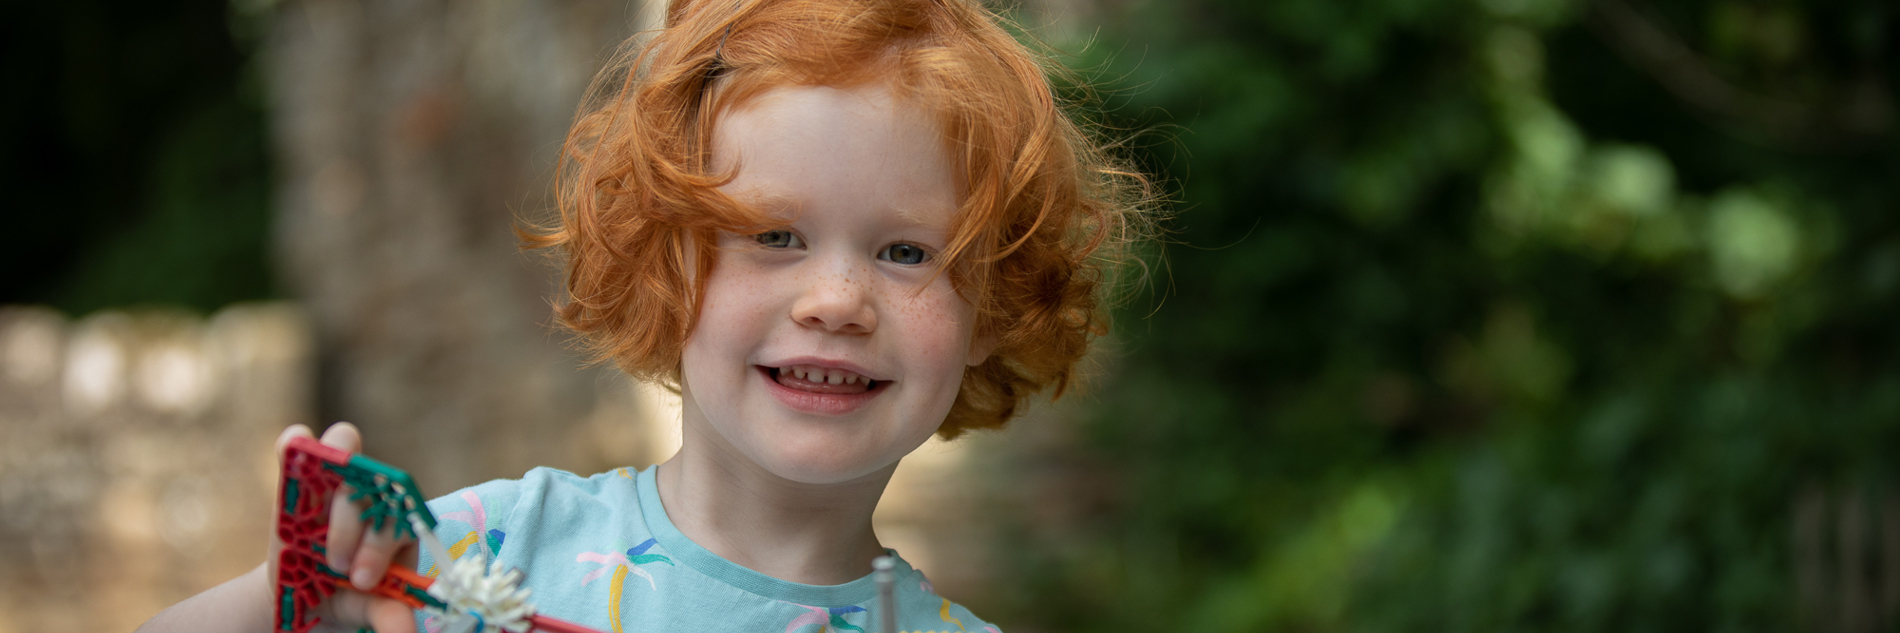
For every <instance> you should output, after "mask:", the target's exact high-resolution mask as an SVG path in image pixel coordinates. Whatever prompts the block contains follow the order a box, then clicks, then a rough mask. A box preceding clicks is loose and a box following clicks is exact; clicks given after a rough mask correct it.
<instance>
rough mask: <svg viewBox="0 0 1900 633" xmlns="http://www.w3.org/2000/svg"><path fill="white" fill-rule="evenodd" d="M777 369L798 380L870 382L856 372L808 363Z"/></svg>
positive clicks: (839, 383)
mask: <svg viewBox="0 0 1900 633" xmlns="http://www.w3.org/2000/svg"><path fill="white" fill-rule="evenodd" d="M779 371H782V372H784V373H787V374H791V375H792V377H793V378H798V379H800V380H809V381H811V382H822V383H829V384H833V385H855V384H858V383H860V382H862V383H865V384H870V382H871V379H870V378H866V377H864V376H861V375H859V374H857V373H856V372H850V371H845V370H842V369H825V368H823V367H813V366H810V365H793V366H791V367H785V368H782V369H780V370H779Z"/></svg>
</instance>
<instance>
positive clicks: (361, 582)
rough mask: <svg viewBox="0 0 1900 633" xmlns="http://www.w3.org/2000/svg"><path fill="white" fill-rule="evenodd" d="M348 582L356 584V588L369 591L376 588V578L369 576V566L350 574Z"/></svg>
mask: <svg viewBox="0 0 1900 633" xmlns="http://www.w3.org/2000/svg"><path fill="white" fill-rule="evenodd" d="M350 584H352V585H356V588H357V589H361V590H363V591H369V590H371V589H375V588H376V579H375V578H371V577H370V576H369V568H368V567H365V568H362V569H358V570H356V573H353V574H350Z"/></svg>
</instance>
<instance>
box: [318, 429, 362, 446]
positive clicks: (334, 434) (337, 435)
mask: <svg viewBox="0 0 1900 633" xmlns="http://www.w3.org/2000/svg"><path fill="white" fill-rule="evenodd" d="M323 444H324V445H325V446H329V447H332V448H340V449H343V451H344V452H346V453H354V452H357V451H360V450H363V433H362V432H361V431H358V430H356V425H354V424H350V423H348V422H338V423H336V424H332V425H330V428H328V429H324V431H323Z"/></svg>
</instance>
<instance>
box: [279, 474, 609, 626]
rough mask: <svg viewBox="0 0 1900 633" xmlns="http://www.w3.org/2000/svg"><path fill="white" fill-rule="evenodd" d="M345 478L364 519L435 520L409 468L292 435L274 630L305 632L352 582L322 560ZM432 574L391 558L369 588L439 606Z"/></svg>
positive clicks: (534, 622)
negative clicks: (365, 505) (364, 501)
mask: <svg viewBox="0 0 1900 633" xmlns="http://www.w3.org/2000/svg"><path fill="white" fill-rule="evenodd" d="M346 481H347V482H349V483H350V485H351V486H352V487H353V488H354V489H355V495H354V496H353V497H352V498H365V497H367V498H368V499H369V506H370V507H369V509H367V510H364V512H363V516H364V519H365V520H366V521H371V520H374V521H375V522H376V523H377V524H378V525H379V526H380V525H381V523H382V522H384V521H393V522H394V526H393V527H394V529H395V530H396V532H397V533H398V534H402V533H404V532H409V531H411V528H410V524H409V523H408V518H409V516H410V515H413V516H415V517H417V518H418V519H420V520H421V521H422V523H423V524H424V527H426V528H433V527H434V526H435V517H434V516H431V515H430V514H429V509H428V508H427V507H426V506H424V505H423V498H422V495H421V492H420V491H419V490H417V488H416V485H415V482H414V481H413V480H411V479H410V478H409V475H408V473H404V472H402V471H401V470H398V469H396V468H393V467H391V466H388V465H387V464H383V463H382V462H378V461H376V460H373V459H370V458H368V457H364V456H362V455H351V454H349V453H346V452H344V451H341V450H338V449H335V448H331V447H329V446H325V445H323V444H322V443H320V442H318V441H316V440H314V439H310V438H304V437H300V438H296V439H293V440H291V441H290V443H289V445H288V446H286V447H285V448H284V469H283V473H282V480H281V481H280V482H279V484H278V489H277V495H278V496H277V526H276V527H277V539H278V540H279V541H280V542H282V543H283V549H281V550H279V551H278V554H277V599H278V603H277V629H278V630H279V631H284V632H286V633H309V631H310V629H311V628H312V627H315V626H316V625H317V623H318V621H319V619H318V618H317V616H316V613H315V611H314V609H315V608H316V606H317V605H318V604H321V603H322V602H323V601H324V600H325V599H328V598H329V597H330V596H331V595H332V594H334V593H336V591H337V589H338V588H340V587H348V586H349V584H350V580H349V578H348V577H347V576H344V575H343V574H339V573H337V572H336V571H335V570H332V569H330V567H329V566H328V565H326V564H325V563H324V546H325V543H326V540H327V539H328V538H329V528H330V526H329V524H330V499H331V498H332V497H333V495H334V494H335V493H336V490H337V487H338V486H341V485H343V484H344V483H345V482H346ZM446 563H447V561H442V562H441V564H446ZM434 582H435V579H433V578H427V577H423V576H421V575H418V574H416V573H415V572H414V571H411V570H408V569H404V568H402V567H401V566H392V567H390V568H389V571H388V572H387V573H385V574H384V575H383V579H382V581H380V582H378V583H377V585H376V588H375V589H374V590H373V591H371V593H374V594H377V595H381V596H385V597H389V598H394V599H396V600H399V601H401V602H403V603H404V604H408V605H409V606H410V607H412V608H416V609H422V608H433V609H437V610H443V609H445V607H446V606H447V605H444V604H443V603H442V601H441V600H439V599H437V598H436V597H435V596H432V595H429V593H428V589H429V586H430V585H431V584H434ZM528 622H529V624H530V626H531V627H532V628H534V629H536V630H541V631H547V632H549V633H600V631H597V630H595V629H591V628H588V627H585V626H581V625H578V624H574V623H572V622H567V621H563V620H558V619H555V618H550V617H546V616H541V615H534V616H529V618H528Z"/></svg>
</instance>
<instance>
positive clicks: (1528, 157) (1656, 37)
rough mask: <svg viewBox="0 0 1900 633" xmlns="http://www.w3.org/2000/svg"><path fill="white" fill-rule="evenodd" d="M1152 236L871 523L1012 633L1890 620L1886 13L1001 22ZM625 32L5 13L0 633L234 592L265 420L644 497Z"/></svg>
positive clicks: (1156, 11) (1897, 318) (1893, 540)
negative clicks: (618, 314)
mask: <svg viewBox="0 0 1900 633" xmlns="http://www.w3.org/2000/svg"><path fill="white" fill-rule="evenodd" d="M999 6H1000V8H1002V9H1005V10H1007V11H1009V12H1010V13H1012V14H1013V15H1014V16H1015V17H1016V18H1017V19H1018V20H1020V21H1021V22H1022V23H1023V24H1024V25H1026V26H1027V27H1028V29H1029V31H1031V32H1033V33H1034V34H1035V35H1036V36H1037V37H1039V38H1040V39H1041V40H1042V41H1043V42H1045V43H1047V44H1048V45H1049V46H1051V47H1053V48H1054V49H1056V50H1058V51H1061V56H1062V61H1064V62H1065V63H1066V64H1068V65H1070V66H1072V67H1074V68H1076V69H1078V71H1079V75H1080V77H1081V80H1080V81H1079V82H1067V83H1065V84H1064V86H1063V88H1064V90H1065V91H1067V92H1068V93H1069V94H1071V95H1072V96H1074V97H1075V98H1077V99H1078V100H1080V101H1083V102H1085V104H1086V105H1085V106H1084V107H1083V108H1081V110H1079V111H1080V112H1081V113H1082V114H1083V115H1084V116H1086V117H1087V118H1088V119H1089V120H1091V121H1093V122H1094V123H1095V125H1096V126H1097V128H1098V129H1099V130H1100V131H1102V132H1103V133H1104V134H1107V135H1109V136H1111V137H1114V138H1123V139H1131V140H1129V141H1128V142H1127V143H1126V144H1125V146H1124V149H1125V152H1126V155H1127V156H1128V157H1129V158H1130V159H1131V160H1134V161H1136V162H1137V163H1138V164H1140V165H1142V166H1144V167H1145V168H1147V169H1148V170H1150V171H1152V172H1153V173H1155V174H1157V176H1158V177H1159V182H1161V183H1162V185H1163V186H1164V187H1165V188H1166V190H1167V191H1169V192H1171V194H1172V196H1173V198H1174V200H1175V203H1174V205H1173V209H1174V211H1175V216H1174V217H1173V219H1172V220H1171V221H1169V222H1168V223H1167V224H1166V227H1167V228H1168V230H1169V233H1168V234H1167V236H1166V239H1165V240H1163V242H1162V243H1159V244H1156V245H1154V246H1153V247H1152V248H1150V249H1149V250H1148V251H1147V257H1148V259H1149V260H1150V261H1151V262H1152V266H1151V268H1150V274H1149V275H1148V276H1147V278H1146V279H1145V280H1140V281H1139V282H1138V283H1136V285H1135V287H1136V291H1135V292H1134V293H1133V294H1132V296H1131V297H1130V298H1129V299H1128V300H1127V301H1126V302H1125V303H1124V304H1123V305H1122V306H1121V307H1120V308H1119V309H1118V312H1117V316H1116V329H1115V332H1114V334H1113V335H1112V336H1111V337H1110V338H1108V339H1106V340H1104V341H1103V343H1102V345H1100V346H1099V348H1100V353H1098V354H1097V356H1096V358H1095V359H1094V362H1093V363H1092V365H1091V367H1092V374H1093V376H1092V380H1091V382H1090V384H1089V386H1088V387H1087V388H1086V389H1085V390H1084V391H1083V392H1082V393H1080V394H1079V395H1075V396H1072V397H1066V398H1064V399H1062V400H1061V401H1059V402H1057V403H1055V404H1053V405H1039V406H1038V407H1036V409H1035V410H1034V411H1033V412H1032V413H1031V414H1030V415H1029V416H1027V417H1025V418H1024V419H1021V420H1019V421H1017V422H1016V423H1014V424H1013V426H1012V428H1011V429H1009V430H1007V431H1004V432H999V433H991V434H987V435H981V436H978V437H974V438H971V439H967V440H962V441H959V442H954V443H947V444H946V443H940V442H935V441H933V442H932V443H931V444H929V445H926V447H925V448H924V449H922V450H921V451H920V452H919V453H918V454H917V455H915V456H913V457H912V458H910V459H908V460H906V462H905V465H904V466H903V467H902V468H901V469H900V473H899V476H898V479H897V481H895V482H894V483H893V486H892V489H891V491H890V493H889V494H888V496H887V500H886V502H885V504H884V505H883V507H881V509H880V513H879V516H878V523H879V532H880V534H881V535H882V536H883V537H884V538H885V540H886V541H887V542H888V543H891V544H893V545H895V546H896V547H898V549H900V550H901V551H904V552H905V553H906V556H907V557H908V558H911V559H912V560H913V561H914V562H916V563H917V564H918V566H919V567H920V568H922V569H924V570H926V571H927V572H929V573H930V574H931V576H932V579H933V580H935V581H936V584H937V586H938V587H939V588H940V589H942V590H943V592H944V593H945V594H947V595H949V596H951V597H953V598H956V599H958V600H959V601H962V602H964V603H966V604H968V605H969V606H970V607H971V608H972V609H973V610H975V611H976V612H977V613H979V614H983V615H984V616H985V617H987V618H989V619H992V620H994V621H997V622H998V623H1000V624H1001V625H1002V626H1003V628H1005V629H1006V630H1010V631H1019V632H1020V631H1137V630H1197V631H1503V630H1562V631H1598V630H1603V631H1612V630H1613V631H1645V630H1723V631H1725V630H1804V631H1853V632H1858V631H1891V630H1896V627H1900V469H1897V467H1900V460H1897V459H1895V458H1894V454H1895V452H1896V450H1897V449H1900V133H1897V132H1896V125H1897V124H1900V122H1896V121H1895V116H1896V113H1897V111H1896V105H1895V102H1894V98H1895V97H1894V87H1895V85H1896V81H1897V80H1900V68H1896V64H1900V7H1896V6H1895V5H1893V4H1892V3H1890V2H1887V1H1886V0H1814V1H1810V2H1794V1H1792V0H1371V1H1366V2H1335V1H1332V0H1274V1H1270V2H1258V1H1253V0H1172V1H1169V2H1160V1H1156V0H1025V2H1024V3H1022V4H1008V5H999ZM657 8H658V7H655V6H649V5H646V4H642V3H632V4H628V3H622V2H597V1H588V0H565V1H553V0H551V1H548V2H540V3H516V2H506V1H503V0H474V1H466V2H448V1H447V0H434V1H426V0H401V1H359V0H230V1H228V2H224V1H215V0H178V1H166V2H102V1H97V0H94V1H84V2H64V3H28V4H26V5H24V6H20V7H16V8H15V9H14V12H13V15H12V16H11V17H10V18H9V19H8V20H6V21H5V22H4V23H0V49H4V50H5V55H4V57H0V60H3V61H0V64H4V65H5V67H6V68H7V70H8V71H9V74H10V76H11V77H12V78H13V79H12V80H11V81H10V85H12V86H13V89H12V90H10V91H9V92H10V94H12V95H13V96H12V97H10V98H6V99H0V108H4V116H0V121H4V122H0V135H4V139H5V142H4V147H5V151H4V154H0V156H4V158H0V160H4V161H5V163H4V165H3V166H0V182H4V190H5V191H6V192H7V202H6V203H5V208H6V209H7V211H6V217H7V219H8V222H9V225H10V228H11V232H10V234H12V235H15V236H16V237H15V239H13V240H11V242H10V243H9V247H8V248H6V249H0V305H3V306H4V307H0V561H5V562H4V563H0V633H14V632H23V631H80V630H129V629H131V628H132V627H133V626H136V624H137V623H139V622H141V621H143V620H144V619H145V618H147V617H149V616H150V615H151V614H152V613H155V612H156V611H157V610H159V609H161V608H163V607H164V606H165V605H167V604H170V603H172V602H175V601H177V600H179V599H181V598H183V597H185V596H188V595H191V594H192V593H195V592H197V591H201V590H203V589H204V588H207V587H209V586H211V585H213V584H216V583H217V582H220V581H222V580H224V579H226V578H229V577H231V576H233V575H236V574H238V573H241V572H242V571H244V570H246V569H248V568H250V567H251V566H254V565H255V564H257V563H258V562H259V561H261V559H262V553H263V547H264V536H265V531H266V530H267V529H268V528H267V521H268V505H269V500H270V497H271V494H272V485H273V484H272V482H273V479H274V476H275V475H274V465H273V464H272V461H271V459H272V458H271V456H270V452H269V444H270V440H271V438H272V437H274V436H275V434H276V432H277V431H278V430H279V429H281V428H282V427H283V426H284V425H286V424H290V423H306V424H318V423H319V422H327V421H333V420H341V419H348V420H351V421H353V422H356V423H357V424H359V425H360V426H362V427H363V428H364V430H365V433H366V435H367V437H368V446H367V450H368V452H370V453H371V454H373V455H376V456H378V457H380V458H383V459H385V460H386V461H390V462H392V463H394V464H396V465H398V466H401V467H404V468H406V469H409V470H411V471H412V472H414V473H415V474H416V476H417V479H418V480H419V481H420V482H421V483H422V484H423V485H424V486H425V487H427V488H428V489H430V490H431V491H434V492H437V493H446V492H448V491H451V490H454V489H455V488H458V487H461V486H465V485H469V484H472V483H475V482H478V481H482V480H485V479H489V478H494V477H508V476H518V475H519V474H520V473H521V472H522V471H524V470H525V469H527V468H529V467H531V466H534V465H550V466H556V467H561V468H566V469H569V470H573V471H576V472H584V473H585V472H597V471H600V470H604V469H607V468H612V467H615V466H620V465H634V466H643V465H645V464H649V463H653V462H654V461H656V460H658V459H661V458H663V457H664V456H665V455H667V454H669V453H670V451H671V450H672V447H673V446H675V445H676V443H677V441H678V440H677V430H676V429H674V428H672V426H671V425H670V424H669V423H668V421H669V420H671V419H673V418H672V417H671V416H674V415H676V411H677V408H676V407H677V404H676V403H670V402H668V401H667V398H666V397H665V395H664V394H663V393H660V392H656V391H654V390H652V389H648V388H644V387H641V386H639V385H633V384H629V383H628V382H627V381H626V380H625V379H624V378H621V377H619V376H618V375H617V374H615V373H614V372H612V371H611V370H606V369H602V368H588V367H583V366H581V365H580V363H579V362H578V361H577V359H576V356H575V355H574V354H573V353H572V352H571V351H570V350H569V349H568V348H567V347H566V342H567V339H566V338H565V337H564V336H563V335H562V334H560V333H559V332H557V331H556V330H554V329H553V328H552V327H551V326H550V322H551V320H550V316H549V310H548V305H549V303H548V302H549V300H550V298H551V297H552V296H553V294H554V292H555V290H556V289H557V278H558V273H557V271H556V269H555V268H554V267H553V266H552V265H551V264H550V263H549V262H548V261H547V260H546V258H544V257H542V256H538V255H534V254H522V253H519V252H517V251H516V247H515V238H514V237H513V235H512V233H511V232H510V229H511V226H512V225H513V223H514V222H516V221H517V220H518V219H521V218H534V217H539V216H538V214H540V213H541V212H543V211H545V210H546V209H547V207H548V204H549V197H548V195H547V189H548V182H549V180H550V177H551V175H552V166H553V160H554V157H555V153H556V150H557V148H558V146H559V143H560V139H561V138H562V136H563V134H564V132H565V128H566V126H567V124H568V122H569V121H570V120H571V117H572V115H573V113H574V108H575V106H576V104H577V103H578V101H579V98H580V95H581V92H582V90H583V89H584V88H585V86H586V83H587V81H588V79H589V78H590V77H591V76H592V73H593V72H594V71H595V70H596V69H597V68H598V66H599V64H600V63H601V61H602V60H603V58H604V57H605V56H606V54H607V53H608V52H610V50H611V48H612V47H613V46H614V45H615V44H616V43H618V42H619V41H621V40H622V39H623V38H625V37H626V36H627V35H628V34H630V33H633V32H635V31H637V30H640V29H642V28H646V27H647V26H648V25H651V24H652V23H653V21H654V15H655V12H656V11H657Z"/></svg>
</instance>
